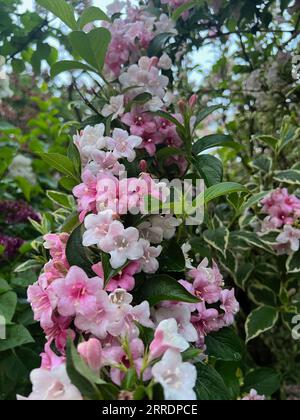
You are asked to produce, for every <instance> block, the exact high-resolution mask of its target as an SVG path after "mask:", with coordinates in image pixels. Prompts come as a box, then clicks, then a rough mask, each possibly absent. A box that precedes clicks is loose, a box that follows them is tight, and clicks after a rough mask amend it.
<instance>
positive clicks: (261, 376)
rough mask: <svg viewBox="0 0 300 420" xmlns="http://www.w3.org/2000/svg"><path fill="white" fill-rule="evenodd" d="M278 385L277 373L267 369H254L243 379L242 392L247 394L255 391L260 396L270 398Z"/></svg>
mask: <svg viewBox="0 0 300 420" xmlns="http://www.w3.org/2000/svg"><path fill="white" fill-rule="evenodd" d="M280 385H281V377H280V374H279V373H277V372H275V371H274V370H273V369H269V368H262V369H256V370H254V371H253V372H250V373H249V374H248V375H247V376H246V377H245V381H244V387H243V392H245V393H249V392H250V391H251V389H255V390H256V391H257V392H258V394H260V395H266V396H271V395H273V394H274V393H275V392H276V391H277V390H278V389H279V388H280Z"/></svg>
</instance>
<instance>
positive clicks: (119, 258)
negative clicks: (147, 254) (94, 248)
mask: <svg viewBox="0 0 300 420" xmlns="http://www.w3.org/2000/svg"><path fill="white" fill-rule="evenodd" d="M101 249H102V251H104V252H106V253H108V254H110V256H111V258H110V263H111V266H112V268H115V269H116V268H120V267H122V266H123V265H124V264H125V263H126V261H127V260H131V261H136V260H139V259H140V258H142V256H143V254H144V249H143V245H142V243H141V242H140V241H139V231H138V230H137V229H136V228H133V227H129V228H127V229H125V228H124V226H123V224H122V223H121V222H118V221H115V222H113V223H112V224H111V225H110V228H109V231H108V235H107V236H106V238H104V239H103V240H102V241H101Z"/></svg>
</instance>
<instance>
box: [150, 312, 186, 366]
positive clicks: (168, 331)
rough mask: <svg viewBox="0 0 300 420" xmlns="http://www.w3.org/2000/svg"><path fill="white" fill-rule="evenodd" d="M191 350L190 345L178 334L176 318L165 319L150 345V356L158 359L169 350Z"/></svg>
mask: <svg viewBox="0 0 300 420" xmlns="http://www.w3.org/2000/svg"><path fill="white" fill-rule="evenodd" d="M188 348H189V343H188V342H187V341H186V339H185V338H183V337H182V335H180V334H179V333H178V325H177V322H176V320H175V319H174V318H170V319H165V320H163V321H161V323H160V324H159V325H158V327H157V328H156V331H155V334H154V340H153V341H152V343H151V344H150V355H151V358H152V359H156V358H157V357H160V356H161V355H163V354H164V353H165V352H166V351H167V350H168V349H173V350H177V351H180V352H183V351H185V350H187V349H188Z"/></svg>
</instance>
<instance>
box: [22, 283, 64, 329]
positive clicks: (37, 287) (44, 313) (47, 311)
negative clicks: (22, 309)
mask: <svg viewBox="0 0 300 420" xmlns="http://www.w3.org/2000/svg"><path fill="white" fill-rule="evenodd" d="M27 295H28V301H29V303H30V304H31V307H32V310H33V313H34V319H35V320H36V321H40V323H41V326H42V328H51V327H53V321H52V315H53V311H54V310H55V308H56V306H57V302H58V298H57V297H56V295H55V293H54V290H53V289H52V287H51V286H50V287H48V288H47V289H45V288H44V287H43V286H42V285H41V284H40V282H38V283H36V284H34V285H32V286H29V288H28V291H27Z"/></svg>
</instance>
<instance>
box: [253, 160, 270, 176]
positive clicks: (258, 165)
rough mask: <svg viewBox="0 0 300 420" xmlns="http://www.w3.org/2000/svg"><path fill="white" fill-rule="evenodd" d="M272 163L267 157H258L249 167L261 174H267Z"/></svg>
mask: <svg viewBox="0 0 300 420" xmlns="http://www.w3.org/2000/svg"><path fill="white" fill-rule="evenodd" d="M272 165H273V161H272V159H271V158H270V157H269V156H259V157H258V158H257V159H254V160H253V162H252V163H251V166H252V167H253V168H254V169H258V170H259V171H261V172H263V173H267V174H268V173H269V172H270V171H271V170H272Z"/></svg>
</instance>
